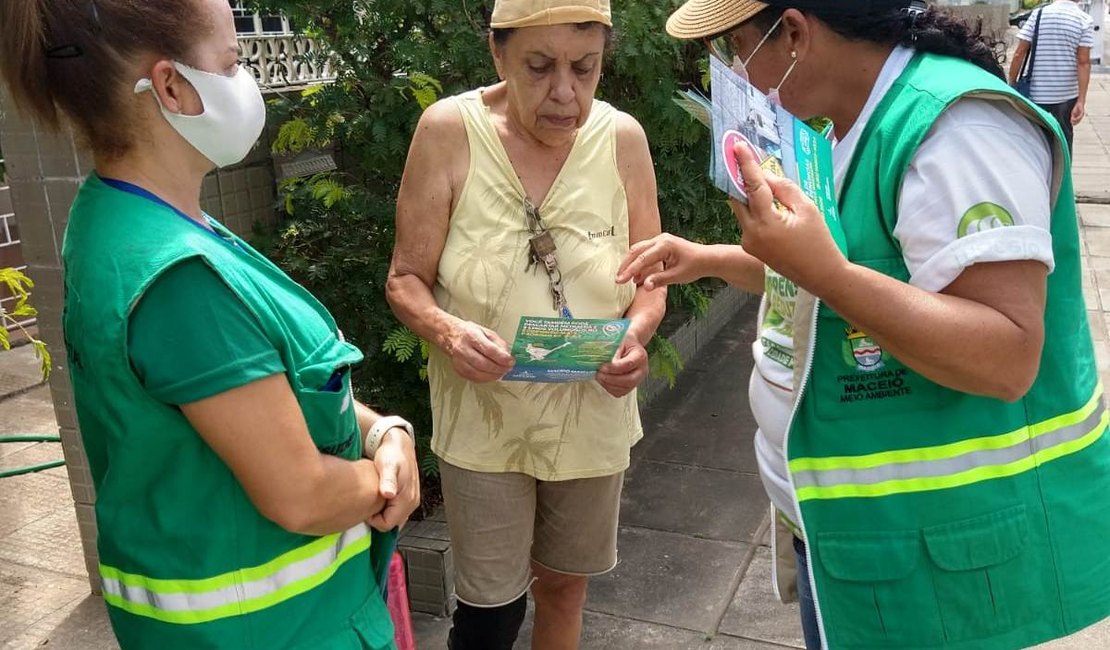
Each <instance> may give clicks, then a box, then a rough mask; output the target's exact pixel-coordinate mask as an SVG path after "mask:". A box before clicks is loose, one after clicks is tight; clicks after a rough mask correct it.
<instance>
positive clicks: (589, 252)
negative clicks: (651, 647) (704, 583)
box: [387, 0, 665, 650]
mask: <svg viewBox="0 0 1110 650" xmlns="http://www.w3.org/2000/svg"><path fill="white" fill-rule="evenodd" d="M611 24H612V23H611V19H610V10H609V2H608V0H498V1H497V2H496V3H495V5H494V10H493V20H492V30H491V34H490V49H491V51H492V54H493V59H494V62H495V64H496V67H497V71H498V73H499V75H500V77H501V82H500V83H498V84H495V85H493V86H489V87H486V88H480V89H477V90H474V91H471V92H468V93H464V94H462V95H459V96H457V97H453V98H450V99H447V100H444V101H442V102H439V103H437V104H435V105H434V106H432V107H431V108H429V109H428V110H427V111H426V112H425V114H424V116H423V117H422V118H421V121H420V125H419V126H418V128H417V133H416V135H415V137H414V138H413V141H412V146H411V150H410V153H409V160H408V163H407V168H406V170H405V176H404V179H403V181H402V186H401V190H400V195H399V197H398V200H397V244H396V249H395V252H394V259H393V267H392V270H391V277H390V282H389V286H388V289H387V291H388V296H389V299H390V303H391V304H392V306H393V308H394V311H395V312H396V313H397V315H398V317H399V318H400V319H401V320H402V321H403V322H404V323H405V324H407V325H408V326H409V327H410V328H412V330H413V331H415V332H416V333H417V334H419V335H420V336H421V337H423V338H424V339H425V340H427V341H429V342H430V343H431V344H432V349H431V354H430V358H429V363H428V373H429V383H430V387H431V396H432V411H433V418H434V419H433V422H434V437H433V440H432V447H433V450H434V451H435V453H436V455H437V456H438V457H439V458H440V472H441V478H442V484H443V494H444V500H445V503H446V509H447V519H448V524H449V526H450V530H451V540H452V552H453V555H454V563H455V589H456V592H457V596H458V600H459V607H458V609H457V611H456V612H455V615H454V628H453V629H452V631H451V637H450V644H451V646H452V647H453V648H454V650H471V649H479V650H498V649H500V648H510V647H512V644H513V642H514V641H515V639H516V637H517V633H518V630H519V628H520V625H521V622H522V620H523V618H524V612H525V605H526V602H527V592H528V590H529V588H531V591H532V594H533V597H534V599H535V604H536V618H535V627H534V631H533V647H535V648H574V647H577V645H578V639H579V636H580V631H581V625H582V607H583V605H584V603H585V598H586V584H587V578H588V576H591V575H597V574H601V573H605V572H608V571H609V570H611V569H612V568H613V566H614V565H615V563H616V559H617V549H616V540H617V514H618V509H619V506H620V492H621V483H622V479H623V474H624V470H625V469H626V468H627V467H628V463H629V450H630V448H631V446H632V445H633V444H634V443H635V442H636V441H637V440H638V439H639V438H640V437H641V435H642V432H641V427H640V418H639V413H638V411H637V405H636V393H635V388H636V386H637V385H638V384H639V382H640V381H641V380H642V379H643V378H644V376H645V374H646V373H647V354H646V352H645V351H644V347H643V344H644V343H646V342H647V341H648V339H650V338H651V336H652V333H653V332H654V331H655V328H656V326H657V325H658V324H659V321H660V319H661V318H662V315H663V310H664V303H665V295H664V294H663V293H662V292H650V291H648V290H646V289H637V288H635V287H631V286H628V285H617V284H616V283H614V282H613V278H614V277H615V276H616V273H617V268H618V266H619V265H620V261H621V259H622V258H623V257H624V255H625V254H626V253H627V252H628V250H629V245H630V244H631V243H636V242H638V241H642V240H645V239H649V238H651V237H653V236H655V235H657V234H658V233H659V211H658V206H657V204H656V187H655V176H654V172H653V168H652V162H651V157H650V154H649V152H648V147H647V141H646V138H645V136H644V132H643V130H642V129H641V128H640V126H639V124H637V123H636V121H635V120H634V119H632V118H631V117H629V116H628V115H625V114H623V113H620V112H618V111H617V110H615V109H614V108H613V107H612V106H610V105H608V104H606V103H605V102H602V101H598V100H595V99H594V98H593V97H594V93H595V91H596V89H597V85H598V80H599V77H600V74H601V65H602V62H603V59H604V56H605V51H606V47H607V44H608V42H609V39H610V30H611ZM533 244H536V245H533ZM571 314H573V316H574V317H578V318H605V319H611V318H620V317H625V318H628V319H630V320H631V321H632V323H631V330H630V333H629V336H628V338H627V339H626V340H625V342H624V344H623V346H622V348H621V350H620V351H619V352H618V354H617V357H616V360H615V361H613V362H612V363H611V364H609V365H607V366H604V367H602V369H601V371H600V372H599V374H598V376H597V380H596V381H589V382H581V383H575V384H560V385H551V384H533V383H507V382H499V381H498V380H499V379H500V378H501V377H502V376H503V375H504V374H505V373H506V372H508V371H509V370H510V369H511V367H512V359H513V358H512V356H511V355H510V354H509V346H508V344H507V343H506V341H509V340H512V338H513V337H514V335H515V334H516V329H517V325H518V323H519V321H520V319H521V317H522V316H547V317H558V316H562V317H567V316H570V315H571Z"/></svg>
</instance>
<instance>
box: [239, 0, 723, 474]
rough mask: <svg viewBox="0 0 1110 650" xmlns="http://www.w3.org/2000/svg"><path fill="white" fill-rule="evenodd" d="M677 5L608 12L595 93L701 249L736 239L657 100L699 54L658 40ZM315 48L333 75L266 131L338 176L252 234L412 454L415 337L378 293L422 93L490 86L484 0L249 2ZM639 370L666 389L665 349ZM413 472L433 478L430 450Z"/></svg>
mask: <svg viewBox="0 0 1110 650" xmlns="http://www.w3.org/2000/svg"><path fill="white" fill-rule="evenodd" d="M679 3H680V0H665V1H664V2H659V3H647V2H637V3H633V2H625V3H620V4H619V5H617V6H616V7H615V8H614V9H615V14H616V15H615V16H614V22H615V23H616V25H617V30H618V38H617V40H616V42H615V46H614V50H613V52H612V55H611V56H610V57H609V60H608V62H607V64H606V67H605V72H604V75H603V79H602V84H601V88H600V90H599V96H600V97H601V98H602V99H605V100H607V101H609V102H610V103H612V104H614V105H615V106H617V108H619V109H621V110H624V111H626V112H628V113H630V114H632V115H633V116H635V117H636V118H637V119H639V120H640V122H641V123H642V124H643V126H644V128H645V130H646V131H647V134H648V140H649V142H650V144H651V147H652V154H653V158H654V161H655V166H656V175H657V179H658V185H659V203H660V210H661V213H662V215H663V228H664V230H667V231H670V232H674V233H678V234H681V235H683V236H685V237H687V238H689V239H693V240H696V241H703V242H709V241H713V242H720V241H737V240H738V232H737V229H736V225H735V221H734V220H733V218H732V216H731V214H730V212H729V210H728V207H727V203H726V202H725V199H724V196H723V195H721V194H719V193H718V192H717V191H716V190H715V189H713V187H712V186H711V184H710V183H709V181H708V180H706V179H705V176H706V170H707V169H708V166H709V157H708V156H709V143H708V134H707V133H706V131H705V128H704V127H703V126H702V125H700V124H698V123H696V122H694V121H693V120H691V119H690V118H689V117H688V116H687V115H686V114H685V113H684V112H683V111H682V109H681V108H679V107H677V106H675V105H674V103H673V102H672V97H673V96H674V94H675V92H676V91H678V90H679V89H683V88H687V87H694V86H697V87H701V86H702V83H703V82H702V76H703V70H704V68H705V66H704V53H703V51H702V48H701V47H700V46H698V45H696V44H690V43H683V42H680V41H676V40H674V39H671V38H670V37H668V36H666V34H665V33H664V32H663V29H662V26H663V24H664V23H665V21H666V17H667V15H668V14H669V13H670V12H671V11H673V9H674V8H675V7H677V6H678V4H679ZM254 4H255V6H256V8H260V9H264V10H266V11H280V12H282V13H284V14H285V15H287V16H288V17H289V18H290V19H291V20H292V21H293V23H294V24H296V25H298V26H299V27H300V28H301V29H302V31H303V32H304V34H305V35H306V36H309V37H312V38H315V39H317V41H318V42H319V43H320V44H321V45H323V47H322V48H320V52H321V53H320V54H318V55H317V56H327V57H330V58H331V65H332V69H333V70H335V71H336V73H337V79H336V81H335V82H334V83H332V84H325V85H318V86H312V87H310V88H308V89H306V90H303V91H300V92H293V93H285V94H282V95H280V96H278V97H277V98H276V99H274V100H272V101H271V102H270V108H271V114H272V115H274V116H275V117H276V118H277V119H278V122H279V123H280V124H281V126H280V127H279V130H278V133H277V136H276V139H275V142H274V150H275V152H277V153H282V154H297V153H300V152H303V151H306V150H312V149H327V150H329V151H332V152H334V155H335V157H336V160H337V162H338V170H337V171H334V172H329V173H325V174H318V175H315V176H310V177H306V178H300V179H292V180H288V181H285V182H283V183H282V184H281V186H280V188H279V189H280V194H281V205H282V207H283V208H284V211H285V212H286V213H287V217H288V219H287V222H286V225H285V226H284V227H283V228H282V229H281V230H280V231H279V232H278V233H277V235H276V236H272V237H270V236H266V235H264V234H262V233H256V237H255V241H256V242H259V243H261V244H262V245H263V246H264V247H265V249H266V252H267V253H268V254H269V255H270V256H271V257H272V259H274V260H275V261H276V262H277V263H278V264H279V265H280V266H282V267H283V268H284V269H286V270H287V271H288V272H289V273H290V274H291V275H292V276H293V277H295V278H296V279H297V280H298V281H300V282H301V283H302V284H304V285H305V286H306V287H307V288H308V289H309V290H310V291H311V292H312V293H313V294H315V295H316V296H317V297H319V298H320V299H321V300H322V301H323V303H324V304H326V305H327V306H328V308H329V309H330V310H331V311H332V313H333V314H334V315H335V317H336V320H337V321H338V322H339V323H340V325H341V327H342V328H343V330H344V333H345V334H346V336H347V338H348V340H350V341H351V342H353V343H354V344H356V345H358V346H359V347H360V348H361V349H362V350H364V351H365V352H366V354H367V360H366V362H365V363H363V364H360V365H359V366H358V368H357V369H356V370H355V372H354V381H355V385H356V387H357V390H358V393H359V397H360V398H362V399H364V400H365V401H367V402H368V403H370V404H371V405H373V406H375V407H377V408H380V409H382V410H385V411H389V412H398V413H403V414H405V415H406V417H409V418H410V419H412V420H413V421H414V424H415V425H416V426H417V430H418V444H419V445H420V447H421V448H422V450H425V451H426V450H427V447H428V435H429V432H430V429H431V417H430V409H429V405H428V387H427V384H426V378H427V353H428V347H427V343H426V342H422V341H420V340H419V339H418V338H417V337H416V335H415V334H413V333H412V332H411V331H409V330H408V329H407V328H404V327H403V326H401V325H400V324H399V323H398V322H397V321H396V319H395V318H394V317H393V315H392V312H391V311H390V308H389V305H388V304H386V301H385V283H386V275H387V272H388V268H389V262H390V257H391V255H392V246H393V240H394V225H393V219H394V201H395V199H396V196H397V191H398V188H399V185H400V179H401V173H402V171H403V168H404V164H405V157H406V153H407V150H408V145H409V141H410V140H411V138H412V134H413V132H414V130H415V126H416V123H417V120H418V119H419V117H420V114H421V112H422V111H423V110H424V109H425V108H426V107H427V106H429V105H431V104H432V103H433V102H435V101H436V100H437V99H439V98H441V97H444V96H449V95H453V94H456V93H459V92H462V91H466V90H470V89H473V88H476V87H479V86H483V85H488V84H490V83H494V82H495V81H496V79H497V76H496V73H495V71H494V69H493V65H492V61H491V58H490V53H489V49H488V45H487V38H486V33H487V32H486V26H487V25H488V24H489V15H490V11H491V9H492V5H493V1H492V0H260V1H258V2H255V3H254ZM670 295H671V298H670V302H671V306H672V308H673V309H676V310H679V311H684V312H686V313H699V312H701V311H704V308H705V306H706V305H707V304H708V297H707V296H708V293H707V288H706V286H705V285H693V286H689V287H685V288H682V289H677V290H674V291H672V292H671V294H670ZM649 350H650V351H651V352H652V368H653V370H654V372H655V374H656V376H663V377H667V379H668V381H669V382H671V383H672V384H673V381H674V378H675V376H676V375H677V372H678V370H680V369H681V365H680V362H679V361H677V359H678V357H677V355H676V354H675V353H674V351H673V348H669V347H668V346H667V345H666V344H665V342H659V341H656V342H653V343H651V346H650V348H649ZM423 469H424V471H425V472H426V473H428V474H433V473H434V469H435V461H434V458H433V457H431V455H430V454H426V455H425V456H424V462H423Z"/></svg>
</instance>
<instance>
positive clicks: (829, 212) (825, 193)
mask: <svg viewBox="0 0 1110 650" xmlns="http://www.w3.org/2000/svg"><path fill="white" fill-rule="evenodd" d="M709 62H710V63H709V74H710V85H711V88H712V91H713V101H712V102H711V103H710V102H707V101H706V100H705V98H704V97H702V96H701V95H699V94H698V93H696V92H694V91H687V92H686V93H685V94H683V95H681V96H680V97H679V98H677V99H676V100H675V101H676V103H678V104H679V105H680V106H682V107H683V108H685V109H686V110H687V112H689V113H690V114H691V115H693V116H694V117H695V118H697V119H698V120H699V121H701V122H702V123H706V122H708V123H709V125H710V126H711V128H712V130H713V158H712V168H711V170H710V176H711V177H712V179H713V183H714V184H715V185H716V186H717V187H718V189H720V190H721V191H723V192H727V193H728V194H729V195H730V196H732V197H734V198H735V199H737V200H739V201H741V202H742V203H747V202H748V195H747V193H746V192H745V190H744V179H743V177H742V176H741V174H740V169H739V165H738V164H737V160H736V155H735V153H734V147H735V146H736V145H737V144H739V145H740V146H745V147H748V148H750V149H751V150H752V151H753V152H755V155H756V157H757V158H758V159H759V160H760V161H762V162H761V166H762V167H763V169H764V170H766V171H768V172H770V173H773V174H777V175H779V176H785V177H786V178H789V179H790V180H792V181H794V182H795V183H797V184H798V185H799V186H800V187H801V188H802V191H803V192H805V194H806V196H808V197H809V198H810V199H811V200H812V201H813V202H814V203H816V204H817V207H818V208H819V209H820V210H821V212H822V214H824V215H825V220H826V222H828V223H829V224H830V226H832V225H833V224H836V223H837V222H838V217H837V205H836V204H837V201H836V186H835V181H834V174H833V156H832V144H831V143H830V142H829V140H828V139H827V138H826V137H825V136H824V135H822V134H819V133H817V132H816V131H814V130H813V129H811V128H810V127H809V126H808V125H807V124H806V123H805V122H803V121H801V120H799V119H798V118H796V117H794V116H793V115H791V114H790V113H789V112H787V111H786V109H784V108H783V107H782V106H779V105H777V104H775V103H773V102H771V100H770V99H768V98H767V96H766V95H764V94H763V93H761V92H759V90H758V89H757V88H756V87H755V86H753V85H751V83H749V82H748V81H747V80H745V79H743V78H742V77H740V76H739V75H738V74H736V73H735V72H734V71H733V70H732V69H731V68H729V67H728V66H727V65H726V64H725V63H723V62H722V61H721V60H720V59H718V58H717V57H712V56H711V57H709ZM707 118H708V119H707ZM831 230H832V231H833V232H834V236H835V233H837V231H839V228H831Z"/></svg>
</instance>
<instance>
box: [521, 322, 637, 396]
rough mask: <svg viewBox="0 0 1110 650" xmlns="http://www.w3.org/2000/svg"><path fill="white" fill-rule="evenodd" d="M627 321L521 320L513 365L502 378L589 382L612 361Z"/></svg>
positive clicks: (530, 380) (622, 339)
mask: <svg viewBox="0 0 1110 650" xmlns="http://www.w3.org/2000/svg"><path fill="white" fill-rule="evenodd" d="M628 325H629V321H627V320H624V319H615V320H588V319H577V318H574V319H572V318H538V317H537V318H533V317H530V316H525V317H523V318H521V319H520V326H519V327H518V328H517V333H516V339H515V340H514V341H513V358H515V359H516V365H515V366H514V367H513V369H512V370H510V371H509V374H507V375H505V376H504V377H502V379H503V380H505V381H529V382H539V383H566V382H572V381H589V380H591V379H593V378H594V377H595V376H596V375H597V369H598V368H600V367H601V366H603V365H605V364H606V363H609V362H610V361H612V360H613V357H614V356H615V355H616V354H617V351H618V350H619V349H620V346H621V342H622V341H624V336H625V334H627V333H628Z"/></svg>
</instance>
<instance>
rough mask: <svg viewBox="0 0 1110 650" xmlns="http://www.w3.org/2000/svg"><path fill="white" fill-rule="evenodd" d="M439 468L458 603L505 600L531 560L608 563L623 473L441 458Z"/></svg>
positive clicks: (579, 571)
mask: <svg viewBox="0 0 1110 650" xmlns="http://www.w3.org/2000/svg"><path fill="white" fill-rule="evenodd" d="M439 472H440V479H441V481H442V485H443V500H444V505H445V506H446V510H447V525H448V527H449V528H450V530H451V554H452V556H453V559H454V563H455V594H456V595H457V596H458V599H459V600H460V601H462V602H464V603H466V604H468V605H473V606H475V607H499V606H501V605H507V604H508V603H511V602H513V601H514V600H516V599H517V598H520V597H521V596H522V595H523V594H524V593H525V592H526V591H528V587H529V586H530V585H531V584H532V565H531V561H535V562H536V563H538V564H540V565H542V566H543V567H545V568H548V569H551V570H552V571H556V572H558V573H565V574H568V575H577V576H594V575H601V574H603V573H608V572H609V571H612V570H613V567H614V566H616V564H617V518H618V514H619V512H620V501H621V486H622V485H623V483H624V472H621V473H619V474H613V475H611V476H602V477H599V478H585V479H575V480H571V481H539V480H537V479H535V478H533V477H531V476H528V475H527V474H518V473H489V472H472V471H470V470H466V469H462V468H460V467H456V466H455V465H451V464H449V463H447V462H444V461H443V460H440V461H439Z"/></svg>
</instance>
